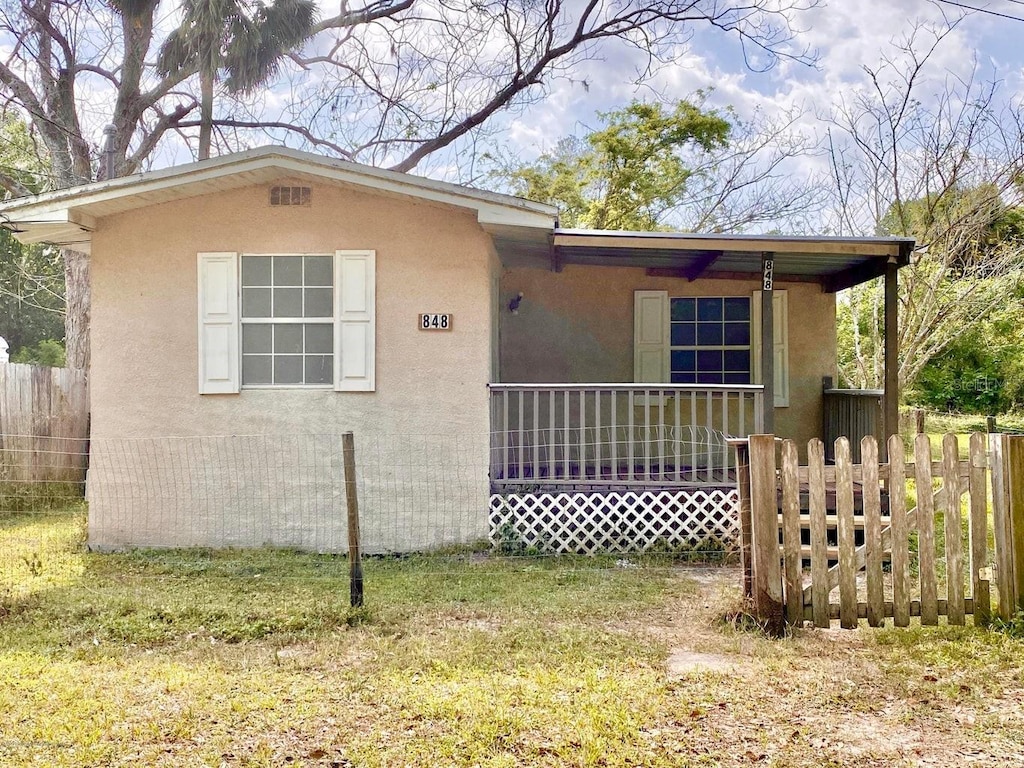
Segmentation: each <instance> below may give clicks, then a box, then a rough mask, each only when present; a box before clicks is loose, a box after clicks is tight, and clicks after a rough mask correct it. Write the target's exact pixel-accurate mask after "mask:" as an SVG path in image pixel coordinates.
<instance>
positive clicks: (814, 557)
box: [807, 438, 831, 627]
mask: <svg viewBox="0 0 1024 768" xmlns="http://www.w3.org/2000/svg"><path fill="white" fill-rule="evenodd" d="M807 466H808V469H809V470H810V473H809V479H810V489H809V493H808V508H809V510H810V518H811V605H812V607H813V614H812V618H813V619H814V626H816V627H827V626H828V625H829V617H828V595H829V592H830V591H831V589H830V587H829V586H828V555H827V553H826V551H825V548H826V546H827V544H828V541H827V539H826V530H825V444H824V443H823V442H822V441H821V440H818V439H817V438H815V439H813V440H811V441H810V442H808V443H807Z"/></svg>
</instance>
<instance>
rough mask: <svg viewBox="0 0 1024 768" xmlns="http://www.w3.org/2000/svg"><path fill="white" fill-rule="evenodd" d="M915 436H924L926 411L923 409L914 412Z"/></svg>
mask: <svg viewBox="0 0 1024 768" xmlns="http://www.w3.org/2000/svg"><path fill="white" fill-rule="evenodd" d="M914 434H915V435H923V434H924V411H923V410H922V409H921V408H916V409H915V410H914Z"/></svg>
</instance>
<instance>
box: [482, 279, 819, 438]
mask: <svg viewBox="0 0 1024 768" xmlns="http://www.w3.org/2000/svg"><path fill="white" fill-rule="evenodd" d="M759 287H760V286H759V284H758V283H757V282H756V281H749V282H747V281H738V280H696V281H694V282H692V283H691V282H689V281H687V280H684V279H677V278H655V277H648V276H647V274H646V272H645V270H643V269H638V268H627V267H597V266H590V267H588V266H577V265H569V266H566V267H565V268H564V269H563V271H562V272H560V273H554V272H551V271H550V270H547V269H532V268H514V269H506V270H505V271H504V272H503V274H502V282H501V290H502V298H503V301H504V302H505V303H506V304H507V302H508V299H509V298H511V297H512V296H515V295H516V294H518V293H519V292H522V293H523V300H522V303H521V304H520V306H519V309H518V314H516V315H512V314H510V313H509V312H507V311H504V312H502V313H501V315H500V322H501V325H500V329H499V335H500V346H501V354H500V358H501V380H502V381H503V382H505V383H555V382H557V383H619V382H631V381H633V380H634V379H633V292H634V291H636V290H665V291H668V292H669V295H670V296H673V297H686V296H750V295H752V293H753V292H754V291H755V290H757V289H758V288H759ZM776 288H777V289H785V290H787V291H788V292H789V294H788V295H789V300H788V303H789V326H788V331H789V365H790V405H789V406H788V407H785V408H776V410H775V424H776V432H777V433H778V434H779V435H781V436H785V437H792V438H794V439H796V440H798V441H801V442H806V441H807V440H809V439H810V438H812V437H818V436H820V434H819V433H820V431H821V414H822V411H821V409H822V394H821V390H822V387H821V380H822V377H823V376H835V375H836V372H835V365H836V364H835V360H836V331H835V327H836V326H835V312H836V310H835V296H834V295H832V294H828V293H824V292H822V290H821V289H820V288H819V287H818V286H816V285H812V284H808V283H781V282H779V283H776Z"/></svg>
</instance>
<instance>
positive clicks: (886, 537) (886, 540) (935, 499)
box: [804, 488, 946, 600]
mask: <svg viewBox="0 0 1024 768" xmlns="http://www.w3.org/2000/svg"><path fill="white" fill-rule="evenodd" d="M945 503H946V491H945V490H944V489H942V488H939V489H937V490H935V492H934V493H933V494H932V509H933V510H934V509H935V508H936V507H938V506H940V505H942V504H945ZM906 520H907V526H908V528H909V529H911V530H913V529H914V528H915V527H916V526H917V507H914V508H913V509H911V510H910V511H909V512H907V514H906ZM891 537H892V529H891V528H883V529H882V547H883V549H888V548H889V546H890V545H891V541H892V538H891ZM854 554H855V555H856V558H857V561H856V562H857V568H858V569H860V568H863V567H864V565H865V563H866V561H867V555H866V552H865V547H864V545H863V544H861V545H860V546H859V547H857V549H856V551H855V553H854ZM837 586H839V564H838V563H837V564H836V565H833V566H832V567H831V568H829V569H828V588H829V589H830V590H832V589H835V588H836V587H837ZM810 594H811V587H810V586H809V585H808V586H807V587H805V588H804V600H809V599H810Z"/></svg>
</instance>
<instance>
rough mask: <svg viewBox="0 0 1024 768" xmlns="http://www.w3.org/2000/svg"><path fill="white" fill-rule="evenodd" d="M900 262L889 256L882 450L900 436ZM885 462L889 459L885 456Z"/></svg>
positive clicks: (886, 280) (886, 279) (887, 263)
mask: <svg viewBox="0 0 1024 768" xmlns="http://www.w3.org/2000/svg"><path fill="white" fill-rule="evenodd" d="M898 267H899V265H898V264H897V263H896V259H895V258H893V257H889V260H888V262H886V265H885V394H884V396H883V400H882V428H883V435H884V438H883V440H882V443H881V445H879V448H882V446H884V445H885V444H886V443H887V442H888V440H889V438H890V437H892V436H893V435H898V434H899V433H900V424H899V419H900V392H899V389H900V376H899V374H900V362H899V345H900V339H899V321H898V318H897V313H898V310H899V294H898V292H897V288H898V285H899V284H898V282H897V277H896V275H897V269H898ZM882 460H883V461H888V457H887V456H885V455H883V456H882Z"/></svg>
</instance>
